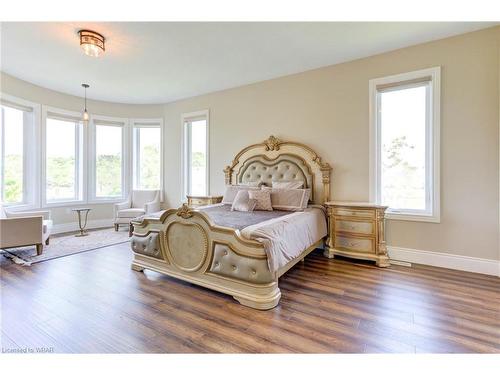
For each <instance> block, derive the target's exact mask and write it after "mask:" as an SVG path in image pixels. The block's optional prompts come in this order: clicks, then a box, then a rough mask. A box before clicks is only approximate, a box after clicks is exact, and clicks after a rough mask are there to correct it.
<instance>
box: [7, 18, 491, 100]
mask: <svg viewBox="0 0 500 375" xmlns="http://www.w3.org/2000/svg"><path fill="white" fill-rule="evenodd" d="M493 25H495V23H480V22H448V23H447V22H441V23H430V22H420V23H402V22H401V23H388V22H331V23H302V22H296V23H292V22H282V23H215V22H214V23H207V22H204V23H172V22H116V23H114V22H102V23H101V22H99V23H90V22H74V23H69V22H64V23H60V22H42V23H37V22H27V23H26V22H14V23H6V22H3V23H2V24H1V55H0V69H1V71H3V72H5V73H7V74H10V75H12V76H14V77H17V78H20V79H22V80H25V81H28V82H31V83H33V84H36V85H39V86H43V87H46V88H49V89H53V90H57V91H60V92H64V93H67V94H72V95H78V96H81V95H82V88H81V86H80V85H81V83H83V82H86V83H89V84H90V89H89V90H88V96H89V98H91V99H96V100H105V101H111V102H120V103H137V104H145V103H166V102H171V101H175V100H179V99H182V98H187V97H192V96H196V95H201V94H204V93H208V92H213V91H218V90H223V89H227V88H231V87H236V86H241V85H244V84H248V83H253V82H258V81H263V80H267V79H271V78H275V77H279V76H284V75H288V74H292V73H298V72H302V71H306V70H310V69H315V68H318V67H322V66H327V65H332V64H338V63H341V62H345V61H349V60H354V59H358V58H362V57H366V56H370V55H375V54H379V53H382V52H386V51H390V50H394V49H398V48H402V47H406V46H410V45H414V44H419V43H423V42H427V41H431V40H435V39H441V38H445V37H448V36H452V35H457V34H462V33H466V32H469V31H474V30H478V29H482V28H486V27H490V26H493ZM82 28H86V29H91V30H95V31H97V32H99V33H101V34H103V35H104V36H105V38H106V52H105V54H104V55H103V56H101V57H99V58H93V57H88V56H86V55H84V54H83V52H82V51H81V49H80V46H79V40H78V35H77V31H78V30H80V29H82Z"/></svg>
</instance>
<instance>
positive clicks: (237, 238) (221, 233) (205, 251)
mask: <svg viewBox="0 0 500 375" xmlns="http://www.w3.org/2000/svg"><path fill="white" fill-rule="evenodd" d="M330 173H331V167H330V165H329V164H328V163H325V162H323V161H322V159H321V158H320V157H319V156H318V154H316V152H314V151H313V150H312V149H311V148H309V147H308V146H306V145H303V144H301V143H296V142H284V141H280V140H279V139H277V138H275V137H274V136H271V137H269V138H268V139H267V140H266V141H264V142H263V143H258V144H253V145H250V146H248V147H245V148H244V149H243V150H241V151H240V152H239V153H238V154H237V155H236V157H235V158H234V160H233V161H232V163H231V165H229V166H227V167H226V168H225V169H224V174H225V182H226V184H231V183H233V184H234V183H245V182H249V181H253V182H255V181H259V182H269V181H270V180H272V179H276V178H284V179H295V180H301V181H303V182H304V185H305V186H306V187H310V188H311V190H312V194H311V201H313V202H314V203H317V204H322V203H324V202H326V201H328V200H329V196H330ZM133 226H134V232H133V236H132V239H131V247H132V250H133V251H134V260H133V262H132V269H133V270H135V271H143V270H144V269H149V270H153V271H157V272H160V273H163V274H166V275H169V276H172V277H175V278H178V279H181V280H185V281H188V282H191V283H193V284H197V285H201V286H204V287H206V288H209V289H213V290H216V291H219V292H222V293H226V294H229V295H231V296H233V297H234V298H235V299H236V300H237V301H239V302H240V303H241V304H243V305H245V306H249V307H253V308H256V309H261V310H266V309H271V308H273V307H275V306H276V305H277V304H278V302H279V300H280V297H281V292H280V289H279V287H278V278H279V277H280V276H281V275H283V274H284V273H285V272H286V271H288V270H289V269H290V268H291V267H293V266H294V265H295V264H297V263H298V262H299V261H301V260H302V259H303V258H304V257H305V256H306V255H307V254H309V253H310V252H311V251H313V250H314V249H315V248H317V247H318V246H319V245H320V244H321V243H322V242H323V240H324V239H322V240H320V241H318V242H317V243H315V244H313V245H312V246H310V247H309V248H307V249H304V251H303V252H302V253H301V255H300V256H299V257H298V258H296V259H294V260H292V261H291V262H289V263H288V264H286V265H285V266H284V267H282V268H280V269H279V270H278V271H277V272H275V273H273V272H271V271H270V269H269V266H268V262H267V254H266V252H265V250H264V246H263V245H262V244H261V243H260V242H258V241H254V240H249V239H246V238H244V237H242V236H241V234H240V232H239V231H238V230H235V229H232V228H226V227H221V226H218V225H216V224H215V223H214V222H213V221H212V220H211V219H210V218H209V216H208V215H206V214H205V213H203V211H199V210H196V209H193V208H190V207H188V206H187V205H185V204H184V205H183V206H182V207H180V208H179V209H170V210H167V211H165V212H164V213H163V214H162V215H161V216H160V217H159V218H153V217H150V218H145V219H143V220H142V221H133Z"/></svg>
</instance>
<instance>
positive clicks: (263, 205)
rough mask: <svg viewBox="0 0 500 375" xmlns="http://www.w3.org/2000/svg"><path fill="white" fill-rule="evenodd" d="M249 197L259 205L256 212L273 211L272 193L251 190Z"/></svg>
mask: <svg viewBox="0 0 500 375" xmlns="http://www.w3.org/2000/svg"><path fill="white" fill-rule="evenodd" d="M248 197H249V198H250V199H255V200H256V201H257V205H256V206H255V210H259V211H272V210H273V206H272V204H271V192H270V191H269V190H267V189H266V190H249V191H248Z"/></svg>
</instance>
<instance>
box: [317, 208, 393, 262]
mask: <svg viewBox="0 0 500 375" xmlns="http://www.w3.org/2000/svg"><path fill="white" fill-rule="evenodd" d="M325 206H326V207H327V208H328V239H327V242H326V246H325V251H324V255H325V256H326V257H328V258H334V257H335V255H340V256H344V257H351V258H355V259H366V260H374V261H375V262H376V264H377V266H379V267H389V256H388V255H387V246H386V244H385V219H384V218H385V210H386V209H387V207H386V206H381V205H378V204H374V203H367V202H340V201H336V202H326V203H325Z"/></svg>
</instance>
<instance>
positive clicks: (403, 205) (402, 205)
mask: <svg viewBox="0 0 500 375" xmlns="http://www.w3.org/2000/svg"><path fill="white" fill-rule="evenodd" d="M370 90H371V104H372V129H371V130H372V135H373V137H372V151H373V155H372V172H373V174H372V198H373V199H374V200H375V201H376V202H377V203H379V204H382V205H386V206H388V207H389V209H388V213H389V217H390V218H391V217H392V218H399V219H408V220H426V221H439V68H433V69H426V70H423V71H418V72H412V73H406V74H401V75H397V76H391V77H387V78H380V79H375V80H372V81H370Z"/></svg>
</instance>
